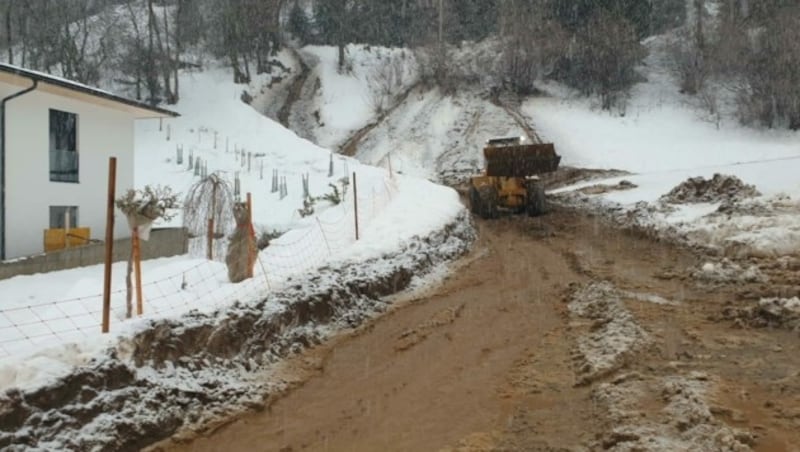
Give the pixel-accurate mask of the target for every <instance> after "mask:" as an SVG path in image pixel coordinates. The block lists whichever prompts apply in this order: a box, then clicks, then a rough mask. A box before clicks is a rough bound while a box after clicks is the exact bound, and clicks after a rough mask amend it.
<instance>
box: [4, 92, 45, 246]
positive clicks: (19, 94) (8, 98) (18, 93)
mask: <svg viewBox="0 0 800 452" xmlns="http://www.w3.org/2000/svg"><path fill="white" fill-rule="evenodd" d="M31 81H32V82H33V85H31V86H30V87H29V88H26V89H24V90H22V91H18V92H16V93H14V94H12V95H10V96H8V97H6V98H4V99H3V100H2V102H0V187H2V188H0V191H2V193H0V261H4V260H6V103H7V102H8V101H10V100H13V99H16V98H17V97H20V96H24V95H25V94H28V93H29V92H31V91H33V90H35V89H36V87H37V86H39V81H38V80H31Z"/></svg>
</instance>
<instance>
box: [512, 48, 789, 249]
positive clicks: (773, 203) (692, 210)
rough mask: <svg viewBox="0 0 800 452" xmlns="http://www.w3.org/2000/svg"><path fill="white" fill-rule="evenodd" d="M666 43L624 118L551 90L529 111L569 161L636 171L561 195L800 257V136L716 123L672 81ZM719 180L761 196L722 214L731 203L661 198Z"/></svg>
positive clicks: (636, 218) (729, 121)
mask: <svg viewBox="0 0 800 452" xmlns="http://www.w3.org/2000/svg"><path fill="white" fill-rule="evenodd" d="M663 39H664V38H663V37H661V38H653V39H651V40H650V41H648V42H647V43H646V44H647V45H648V47H649V48H650V50H651V54H650V57H648V59H647V60H646V63H645V65H644V66H643V67H642V68H641V71H642V73H643V74H644V75H645V76H646V77H647V81H646V82H644V83H640V84H638V85H636V86H635V88H634V89H633V92H632V93H631V97H630V99H629V102H628V104H627V106H626V107H625V109H624V114H622V113H621V112H620V111H615V112H607V111H601V110H600V109H598V108H596V106H595V105H593V104H594V102H593V101H592V100H586V99H579V98H577V97H574V96H571V95H570V94H569V93H568V92H567V90H564V89H563V88H561V87H557V86H552V85H550V86H549V90H550V91H552V92H553V93H555V94H556V96H554V97H542V98H534V99H529V100H528V101H527V102H526V103H525V104H524V105H523V107H522V109H523V112H524V113H525V114H526V115H527V116H528V117H530V118H532V120H533V123H534V125H535V127H536V129H537V131H538V132H539V133H540V135H541V136H542V137H543V139H545V140H546V141H552V142H554V143H555V144H556V149H557V150H558V152H559V153H560V154H561V155H562V157H563V160H562V164H564V165H570V166H575V167H585V168H602V169H619V170H625V171H628V172H630V173H633V174H630V175H626V176H621V177H615V178H611V179H607V180H602V181H597V180H594V181H591V182H583V183H580V184H577V185H574V186H571V187H565V188H562V189H559V190H556V193H571V194H572V196H574V197H577V198H580V203H581V205H584V206H592V208H597V209H599V210H605V211H613V212H615V213H614V215H616V216H617V218H623V219H624V220H623V222H631V223H634V224H636V225H638V226H645V227H648V228H655V229H658V230H669V231H670V233H671V234H674V235H675V236H679V237H681V238H683V239H686V240H688V241H689V242H691V243H694V244H704V245H708V246H710V247H711V248H713V249H716V250H718V251H719V252H722V253H727V254H732V255H737V256H747V255H760V256H774V255H783V254H793V253H798V252H800V178H798V177H797V170H798V168H800V133H798V132H792V131H786V130H755V129H751V128H747V127H743V126H741V125H740V124H738V123H737V121H736V119H735V118H733V117H729V116H728V117H726V116H721V117H719V118H715V119H714V120H710V119H708V115H707V114H706V113H705V112H704V111H703V110H702V109H701V108H699V107H698V105H697V104H696V100H694V99H693V98H690V97H685V96H682V95H680V94H678V87H677V84H676V81H675V79H674V77H673V75H672V74H671V73H669V72H668V71H667V70H666V69H664V65H663V61H664V54H663V46H662V44H663ZM717 173H719V174H726V175H733V176H736V177H738V178H740V179H741V180H742V181H744V183H746V184H751V185H755V187H756V188H757V189H758V191H759V192H760V193H761V196H758V197H756V198H752V199H746V200H745V199H739V200H737V207H736V208H733V209H730V208H729V209H727V210H726V209H724V208H723V209H720V207H721V205H722V202H705V203H673V204H668V203H665V202H663V201H662V200H660V198H661V197H662V196H663V195H665V194H667V193H668V192H669V191H670V190H671V189H672V188H673V187H676V186H677V185H679V184H680V183H681V182H683V181H685V180H687V179H689V178H691V177H698V176H700V177H704V178H707V179H710V178H711V176H713V175H714V174H717ZM622 180H626V181H629V182H631V183H633V184H634V185H635V187H634V188H630V189H625V190H613V189H612V190H600V191H602V193H598V194H585V193H579V192H577V191H576V190H580V189H584V188H586V187H587V186H591V185H598V184H599V185H608V186H614V185H616V184H618V183H619V182H620V181H622ZM573 200H574V199H573ZM644 203H647V204H644ZM756 212H759V213H756ZM631 218H632V220H631Z"/></svg>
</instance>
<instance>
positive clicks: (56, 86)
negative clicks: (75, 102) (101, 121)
mask: <svg viewBox="0 0 800 452" xmlns="http://www.w3.org/2000/svg"><path fill="white" fill-rule="evenodd" d="M30 80H36V81H38V82H39V86H38V88H37V90H39V91H45V92H49V93H52V94H57V95H61V96H65V97H71V98H76V99H79V100H83V101H86V102H90V103H95V104H99V105H104V106H107V107H111V108H116V109H118V110H124V111H128V112H130V113H132V114H133V115H134V116H135V117H136V118H137V119H145V118H164V117H176V116H180V115H179V114H178V113H175V112H174V111H170V110H167V109H164V108H160V107H154V106H152V105H149V104H146V103H144V102H139V101H135V100H132V99H128V98H125V97H122V96H118V95H116V94H112V93H110V92H108V91H105V90H102V89H99V88H94V87H91V86H88V85H84V84H81V83H78V82H74V81H72V80H67V79H65V78H61V77H56V76H54V75H50V74H45V73H43V72H39V71H32V70H30V69H24V68H21V67H18V66H13V65H10V64H6V63H0V81H4V82H8V83H11V84H14V85H19V86H26V87H27V86H28V85H29V83H27V81H30Z"/></svg>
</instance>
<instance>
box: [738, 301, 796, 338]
mask: <svg viewBox="0 0 800 452" xmlns="http://www.w3.org/2000/svg"><path fill="white" fill-rule="evenodd" d="M722 314H723V317H724V318H726V319H729V320H734V321H735V322H736V323H737V324H738V325H739V326H745V325H746V326H750V327H753V328H767V327H771V328H785V329H790V330H795V331H796V330H800V298H798V297H792V298H762V299H761V300H759V301H758V303H756V304H754V305H751V306H747V307H744V308H736V307H730V308H726V309H725V310H723V313H722Z"/></svg>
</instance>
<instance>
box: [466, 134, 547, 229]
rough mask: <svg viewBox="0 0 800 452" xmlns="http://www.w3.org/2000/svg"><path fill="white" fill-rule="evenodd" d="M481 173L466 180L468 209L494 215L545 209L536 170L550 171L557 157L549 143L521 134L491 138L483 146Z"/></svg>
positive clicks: (541, 211)
mask: <svg viewBox="0 0 800 452" xmlns="http://www.w3.org/2000/svg"><path fill="white" fill-rule="evenodd" d="M483 157H484V160H485V169H484V173H483V174H482V175H480V176H473V177H472V179H471V180H470V187H469V201H470V209H471V210H472V212H473V213H474V214H476V215H478V216H480V217H482V218H497V217H498V216H499V214H500V212H501V211H513V212H517V213H522V212H526V213H527V214H528V215H530V216H536V215H541V214H543V213H545V209H546V206H545V198H544V184H543V183H542V181H541V180H540V179H539V174H543V173H549V172H553V171H555V170H556V169H557V168H558V164H559V163H560V162H561V157H560V156H559V155H557V154H556V150H555V147H554V146H553V143H529V142H526V141H525V139H524V138H521V137H513V138H496V139H491V140H489V141H488V142H487V143H486V146H485V147H484V148H483Z"/></svg>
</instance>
